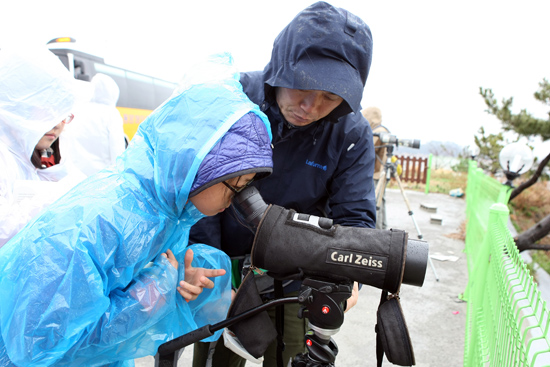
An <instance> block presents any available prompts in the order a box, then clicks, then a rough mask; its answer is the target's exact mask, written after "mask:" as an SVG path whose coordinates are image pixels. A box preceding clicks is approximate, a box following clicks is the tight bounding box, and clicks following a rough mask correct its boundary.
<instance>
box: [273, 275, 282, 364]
mask: <svg viewBox="0 0 550 367" xmlns="http://www.w3.org/2000/svg"><path fill="white" fill-rule="evenodd" d="M273 287H274V292H275V299H281V298H283V297H284V292H283V282H282V280H278V279H274V281H273ZM284 307H285V306H284V305H280V306H276V307H275V328H276V329H277V367H284V366H283V351H284V350H285V342H284V334H285V327H284V325H285V308H284Z"/></svg>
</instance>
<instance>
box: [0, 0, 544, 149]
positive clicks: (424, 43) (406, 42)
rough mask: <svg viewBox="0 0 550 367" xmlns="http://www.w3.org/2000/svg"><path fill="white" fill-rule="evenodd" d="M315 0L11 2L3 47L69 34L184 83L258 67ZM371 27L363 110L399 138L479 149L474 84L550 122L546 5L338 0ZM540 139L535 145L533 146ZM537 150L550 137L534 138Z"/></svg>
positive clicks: (83, 45) (109, 58)
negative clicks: (203, 70)
mask: <svg viewBox="0 0 550 367" xmlns="http://www.w3.org/2000/svg"><path fill="white" fill-rule="evenodd" d="M313 2H314V1H312V0H292V1H288V0H278V1H263V0H242V1H240V0H234V1H229V0H225V1H222V0H220V1H213V0H211V1H209V0H202V1H199V0H193V1H189V0H179V1H176V0H156V1H144V0H133V1H128V0H109V1H106V0H94V1H87V2H84V1H79V0H70V1H65V0H63V1H62V0H49V1H43V0H18V1H8V0H5V1H3V2H2V3H0V48H1V47H3V46H8V45H9V44H11V43H12V42H16V43H22V42H26V43H44V44H45V43H46V42H48V41H49V40H50V39H52V38H55V37H61V36H70V37H73V38H75V39H76V40H77V45H78V47H79V48H80V49H82V50H85V51H87V52H90V53H92V54H95V55H98V56H101V57H103V58H104V59H105V62H106V63H108V64H112V65H116V66H120V67H123V68H126V69H129V70H133V71H136V72H140V73H144V74H148V75H152V76H155V77H159V78H163V79H166V80H170V81H175V82H177V81H178V80H179V78H180V77H181V76H182V75H183V74H184V73H185V70H186V68H188V67H189V66H190V65H192V64H193V63H194V62H195V61H196V60H197V59H199V58H200V57H203V56H205V55H208V54H211V53H217V52H226V51H228V52H230V53H232V55H233V57H234V59H235V62H236V65H237V67H238V68H239V70H240V71H250V70H261V69H263V68H264V66H265V65H266V64H267V62H268V61H269V58H270V56H271V48H272V44H273V40H274V39H275V37H276V36H277V34H278V33H279V32H280V31H281V30H282V29H283V28H284V26H285V25H286V24H288V22H290V21H291V20H292V18H294V16H295V15H296V14H297V13H299V12H300V11H301V10H303V9H304V8H306V7H307V6H309V5H311V4H312V3H313ZM329 2H330V3H331V4H333V5H334V6H337V7H342V8H344V9H346V10H349V11H351V12H352V13H354V14H355V15H357V16H359V17H360V18H362V19H363V20H364V21H365V22H366V23H367V24H368V25H369V27H370V28H371V31H372V36H373V42H374V46H373V60H372V66H371V69H370V74H369V77H368V80H367V83H366V87H365V91H364V94H363V100H362V107H363V108H366V107H369V106H376V107H379V108H380V109H381V111H382V123H383V124H384V125H385V126H387V127H388V128H389V130H390V131H391V133H392V134H394V135H396V136H397V137H398V138H401V139H419V140H421V142H429V141H443V142H444V141H453V142H455V143H457V144H459V145H462V146H467V145H470V144H473V139H474V138H473V137H474V135H475V134H477V133H478V130H479V128H480V127H481V126H483V127H484V128H485V130H486V132H488V133H498V132H499V131H500V122H499V121H498V120H497V119H496V118H495V117H493V116H491V115H489V114H488V113H487V112H485V109H486V106H485V103H484V101H483V98H482V97H481V96H480V94H479V88H480V87H483V88H490V89H492V90H493V92H494V94H495V97H496V98H497V100H499V101H500V100H502V99H503V98H509V97H514V103H513V105H512V110H513V112H519V111H520V110H521V109H527V111H529V112H531V113H532V114H533V115H535V117H538V118H544V119H547V118H548V111H549V110H550V108H549V107H548V106H544V105H543V104H541V103H540V102H538V101H536V100H535V99H534V97H533V93H534V92H536V91H537V90H538V88H539V83H540V82H541V81H542V80H543V78H550V48H549V47H548V42H549V38H550V25H549V23H548V14H550V1H545V0H536V1H534V0H533V1H530V0H524V1H521V2H518V1H508V0H501V1H484V0H477V1H470V0H465V1H460V2H459V1H440V0H439V1H406V0H394V1H371V0H332V1H329ZM535 143H536V142H535ZM536 146H537V150H536V151H535V154H536V155H540V154H548V153H550V143H548V144H538V143H536Z"/></svg>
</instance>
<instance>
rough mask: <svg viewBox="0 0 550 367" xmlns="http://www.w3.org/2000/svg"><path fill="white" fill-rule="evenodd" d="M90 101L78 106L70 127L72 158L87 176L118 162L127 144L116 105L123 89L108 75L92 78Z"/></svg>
mask: <svg viewBox="0 0 550 367" xmlns="http://www.w3.org/2000/svg"><path fill="white" fill-rule="evenodd" d="M90 83H91V87H92V97H91V99H90V101H86V102H83V103H79V104H77V105H76V106H75V119H74V123H73V124H71V126H68V127H67V131H66V132H65V136H66V137H67V140H69V141H68V142H67V148H68V150H69V152H70V154H69V158H70V159H71V161H72V162H73V163H74V164H75V165H76V166H78V167H79V168H80V170H81V171H82V172H84V173H85V174H86V175H87V176H91V175H93V174H94V173H96V172H98V171H99V170H102V169H103V168H105V167H107V166H110V165H112V164H114V163H115V162H116V158H117V157H118V156H119V155H120V154H121V153H122V152H123V151H124V149H125V148H126V143H125V141H124V129H123V120H122V116H121V115H120V113H119V112H118V110H117V109H116V104H117V101H118V97H119V93H120V90H119V88H118V85H117V84H116V82H115V81H114V80H113V78H111V77H110V76H108V75H105V74H96V75H94V77H93V78H92V81H91V82H90Z"/></svg>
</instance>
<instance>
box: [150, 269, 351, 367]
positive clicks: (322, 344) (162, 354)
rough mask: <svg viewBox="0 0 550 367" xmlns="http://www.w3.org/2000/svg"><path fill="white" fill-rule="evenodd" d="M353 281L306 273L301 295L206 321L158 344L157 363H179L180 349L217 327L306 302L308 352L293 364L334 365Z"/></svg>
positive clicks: (294, 366) (303, 313) (302, 313)
mask: <svg viewBox="0 0 550 367" xmlns="http://www.w3.org/2000/svg"><path fill="white" fill-rule="evenodd" d="M352 284H353V283H352V282H351V281H343V282H334V281H332V280H328V279H322V280H321V279H313V278H309V277H306V278H304V280H303V282H302V287H301V288H300V293H299V296H298V297H285V298H279V299H274V300H271V301H269V302H266V303H264V304H263V305H260V306H257V307H254V308H252V309H250V310H248V311H246V312H243V313H241V314H238V315H236V316H234V317H232V318H229V319H226V320H224V321H221V322H219V323H217V324H214V325H205V326H203V327H201V328H199V329H197V330H193V331H191V332H189V333H187V334H184V335H182V336H180V337H178V338H176V339H173V340H171V341H168V342H166V343H164V344H162V345H160V346H159V348H158V355H159V358H158V364H156V365H155V366H157V367H175V366H177V359H178V351H179V350H180V349H181V348H184V347H186V346H188V345H191V344H193V343H195V342H198V341H199V340H202V339H204V338H206V337H209V336H211V335H213V334H214V332H215V331H217V330H220V329H223V328H225V327H228V326H230V325H233V324H235V323H237V322H239V321H241V320H243V319H245V318H248V317H251V316H253V315H256V314H258V313H260V312H262V311H265V310H266V309H268V308H271V307H275V306H279V305H283V304H285V303H300V304H301V305H302V307H301V309H300V312H299V314H298V317H299V318H303V317H305V318H307V319H308V320H309V326H310V328H311V329H310V330H308V331H307V332H306V335H305V342H306V347H307V353H300V354H298V355H297V356H296V357H295V358H294V360H293V361H292V362H291V366H292V367H333V366H334V361H335V359H336V355H337V354H338V347H337V346H336V343H335V342H334V340H333V339H332V338H331V335H334V334H336V333H337V332H338V331H339V330H340V326H341V325H342V323H343V322H344V308H345V307H344V306H345V302H346V300H347V299H348V298H349V297H350V296H351V290H352Z"/></svg>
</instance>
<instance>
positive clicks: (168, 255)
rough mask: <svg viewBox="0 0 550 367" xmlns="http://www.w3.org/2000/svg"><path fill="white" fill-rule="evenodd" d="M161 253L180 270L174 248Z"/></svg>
mask: <svg viewBox="0 0 550 367" xmlns="http://www.w3.org/2000/svg"><path fill="white" fill-rule="evenodd" d="M161 255H162V256H164V257H165V258H167V259H168V261H170V264H172V266H173V267H174V268H176V270H178V260H177V259H176V257H175V256H174V254H173V253H172V250H166V252H165V253H163V254H161Z"/></svg>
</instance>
